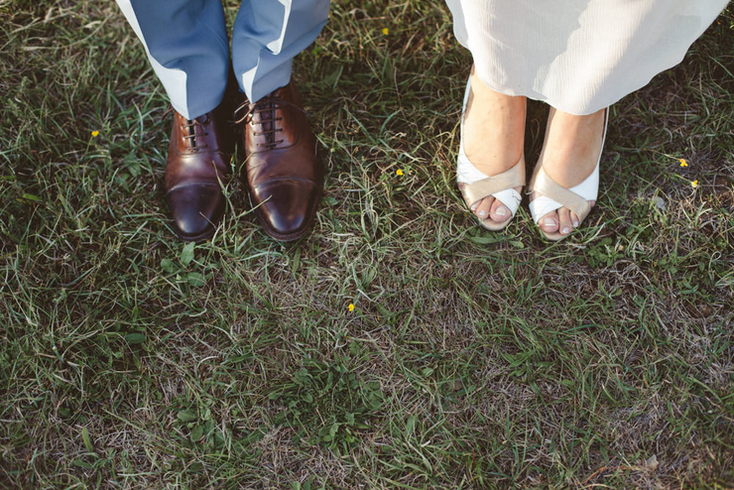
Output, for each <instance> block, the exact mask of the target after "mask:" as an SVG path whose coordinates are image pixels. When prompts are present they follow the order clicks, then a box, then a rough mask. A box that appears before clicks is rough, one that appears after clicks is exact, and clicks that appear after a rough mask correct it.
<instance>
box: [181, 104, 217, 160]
mask: <svg viewBox="0 0 734 490" xmlns="http://www.w3.org/2000/svg"><path fill="white" fill-rule="evenodd" d="M210 120H211V119H210V117H209V114H208V113H207V114H204V115H203V116H199V117H197V118H195V119H187V120H186V124H182V125H181V129H182V130H183V132H184V133H186V134H184V136H183V139H184V140H185V141H188V142H189V149H190V150H191V151H193V152H197V151H199V150H203V149H204V148H207V147H208V146H209V145H208V144H207V143H204V144H203V145H202V144H200V143H199V141H198V140H197V138H199V137H201V136H208V135H209V133H208V132H207V131H206V129H205V128H204V125H205V124H209V121H210ZM197 127H198V128H200V131H197V129H196V128H197ZM205 141H206V140H205Z"/></svg>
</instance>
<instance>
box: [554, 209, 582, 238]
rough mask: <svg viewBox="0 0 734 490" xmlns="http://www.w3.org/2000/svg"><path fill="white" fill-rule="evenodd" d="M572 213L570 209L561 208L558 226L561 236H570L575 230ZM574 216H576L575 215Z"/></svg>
mask: <svg viewBox="0 0 734 490" xmlns="http://www.w3.org/2000/svg"><path fill="white" fill-rule="evenodd" d="M571 214H573V213H571V211H569V210H568V208H561V209H559V210H558V219H559V220H560V225H559V226H558V229H559V231H560V233H561V235H568V234H569V233H571V232H572V231H573V229H574V226H573V223H572V222H573V218H572V217H571ZM574 216H576V215H575V214H574ZM576 221H577V222H578V218H576Z"/></svg>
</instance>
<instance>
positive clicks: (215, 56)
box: [117, 0, 230, 119]
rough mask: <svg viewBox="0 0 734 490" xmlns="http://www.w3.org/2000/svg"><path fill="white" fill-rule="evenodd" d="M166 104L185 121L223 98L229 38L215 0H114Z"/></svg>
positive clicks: (227, 67) (208, 108)
mask: <svg viewBox="0 0 734 490" xmlns="http://www.w3.org/2000/svg"><path fill="white" fill-rule="evenodd" d="M117 3H118V5H119V6H120V8H121V9H122V12H123V13H124V14H125V17H127V20H128V22H130V25H131V26H132V27H133V29H134V30H135V33H136V34H137V35H138V37H139V38H140V40H141V41H142V42H143V45H144V46H145V50H146V53H147V54H148V58H149V59H150V62H151V64H152V65H153V69H154V70H155V73H156V75H158V78H159V79H160V80H161V83H162V84H163V87H164V88H165V90H166V93H167V94H168V97H169V98H170V99H171V105H173V108H174V109H176V111H178V112H179V113H180V114H181V115H183V116H185V117H186V118H187V119H193V118H195V117H198V116H200V115H202V114H204V113H206V112H209V111H211V110H212V109H214V108H215V107H217V106H218V105H219V103H220V102H221V101H222V98H223V97H224V90H225V88H226V86H227V76H228V75H229V67H230V60H229V40H228V39H227V32H226V27H225V23H224V11H223V9H222V3H221V2H220V0H117Z"/></svg>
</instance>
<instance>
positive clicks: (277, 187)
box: [252, 179, 320, 240]
mask: <svg viewBox="0 0 734 490" xmlns="http://www.w3.org/2000/svg"><path fill="white" fill-rule="evenodd" d="M319 195H320V188H319V187H318V186H317V185H316V184H315V183H313V182H311V181H307V180H299V179H293V180H278V181H275V182H267V183H264V184H261V185H259V186H258V187H257V189H256V190H255V191H254V192H253V195H252V197H253V204H255V205H256V206H257V205H258V204H259V206H258V207H257V210H256V213H257V215H258V217H259V218H260V220H261V222H262V224H263V226H264V228H265V231H266V232H267V233H268V234H269V235H270V236H272V237H273V238H276V239H278V240H283V239H290V240H295V239H296V238H299V237H300V236H302V235H303V234H305V233H306V231H308V228H309V226H310V225H311V221H312V220H313V216H314V212H315V210H316V207H317V205H318V200H319Z"/></svg>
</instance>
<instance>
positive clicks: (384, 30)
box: [382, 27, 390, 36]
mask: <svg viewBox="0 0 734 490" xmlns="http://www.w3.org/2000/svg"><path fill="white" fill-rule="evenodd" d="M382 33H383V34H384V35H386V36H387V35H388V34H389V33H390V30H389V29H388V28H387V27H385V28H384V29H383V30H382Z"/></svg>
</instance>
